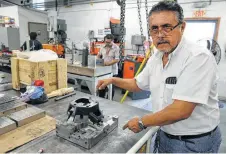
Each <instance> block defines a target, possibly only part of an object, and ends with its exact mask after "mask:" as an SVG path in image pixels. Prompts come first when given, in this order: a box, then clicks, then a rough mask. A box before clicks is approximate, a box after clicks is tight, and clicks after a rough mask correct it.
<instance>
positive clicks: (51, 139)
mask: <svg viewBox="0 0 226 154" xmlns="http://www.w3.org/2000/svg"><path fill="white" fill-rule="evenodd" d="M3 93H7V94H11V95H18V94H19V93H18V92H16V91H13V90H11V91H5V92H3ZM85 96H87V97H90V96H91V95H88V94H85V93H81V92H77V94H76V95H75V96H73V97H69V98H67V99H64V100H61V101H58V102H55V101H54V100H53V99H51V100H49V101H48V102H46V103H45V104H40V105H37V107H39V108H41V109H44V110H45V111H46V112H47V114H49V115H50V116H52V117H54V118H56V119H57V120H62V119H64V118H65V116H66V110H67V107H68V104H69V103H70V102H71V101H72V100H74V99H77V98H79V97H85ZM96 100H97V101H99V105H100V109H101V110H103V113H104V115H118V116H119V126H118V128H117V129H115V130H114V131H113V132H111V133H110V134H109V135H108V136H107V137H105V138H103V139H102V140H101V141H100V142H99V143H97V145H95V146H94V147H93V148H91V149H90V150H87V149H84V148H82V147H79V146H77V145H75V144H73V143H71V142H69V141H66V140H64V139H61V138H59V137H57V136H56V133H55V130H54V131H52V132H50V133H47V134H46V135H44V136H42V137H40V138H37V139H35V140H33V141H31V142H29V143H27V144H25V145H23V146H21V147H19V148H17V149H15V150H13V152H20V153H34V152H38V150H39V149H41V148H43V149H44V150H45V152H47V153H92V152H95V153H125V152H127V151H128V150H129V149H130V148H131V147H132V146H134V145H135V144H136V143H137V142H138V141H139V140H140V139H141V138H142V137H143V136H144V135H145V133H146V132H147V131H148V130H145V131H142V132H140V133H138V134H134V133H133V132H131V131H129V130H122V126H123V125H124V124H125V123H126V122H127V121H128V120H129V119H131V118H132V117H134V116H142V115H144V114H147V113H148V111H146V110H142V109H139V108H135V107H132V106H128V105H124V104H120V103H117V102H113V101H110V100H107V99H102V98H99V97H97V98H96Z"/></svg>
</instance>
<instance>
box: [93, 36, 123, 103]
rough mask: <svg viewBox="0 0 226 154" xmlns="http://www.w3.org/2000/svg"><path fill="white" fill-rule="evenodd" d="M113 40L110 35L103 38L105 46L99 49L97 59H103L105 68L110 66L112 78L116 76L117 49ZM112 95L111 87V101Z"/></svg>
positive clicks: (113, 91) (113, 89)
mask: <svg viewBox="0 0 226 154" xmlns="http://www.w3.org/2000/svg"><path fill="white" fill-rule="evenodd" d="M113 40H114V36H113V35H112V34H107V35H106V36H105V37H104V41H105V45H104V47H103V48H101V49H100V51H99V53H98V55H97V57H98V58H101V59H104V65H105V66H112V73H113V76H114V77H116V76H117V75H118V62H119V47H118V46H117V45H116V44H114V42H113ZM105 92H106V91H105ZM105 92H104V93H105ZM114 93H115V88H114V86H112V99H113V97H114ZM104 95H105V94H104Z"/></svg>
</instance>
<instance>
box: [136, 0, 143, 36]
mask: <svg viewBox="0 0 226 154" xmlns="http://www.w3.org/2000/svg"><path fill="white" fill-rule="evenodd" d="M140 8H141V0H137V11H138V18H139V25H140V34H141V36H144V34H143V28H142V20H141V14H140Z"/></svg>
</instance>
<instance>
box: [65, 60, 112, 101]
mask: <svg viewBox="0 0 226 154" xmlns="http://www.w3.org/2000/svg"><path fill="white" fill-rule="evenodd" d="M67 72H68V74H67V75H68V78H69V79H73V80H76V81H77V84H78V85H79V88H80V91H81V81H85V82H86V84H87V86H88V88H89V90H90V92H91V94H92V95H94V96H96V95H97V91H96V86H97V83H98V81H99V80H103V79H108V78H111V77H112V76H113V74H112V67H111V66H97V67H82V66H79V65H70V64H68V71H67ZM108 89H109V90H108V99H109V100H112V85H109V86H108Z"/></svg>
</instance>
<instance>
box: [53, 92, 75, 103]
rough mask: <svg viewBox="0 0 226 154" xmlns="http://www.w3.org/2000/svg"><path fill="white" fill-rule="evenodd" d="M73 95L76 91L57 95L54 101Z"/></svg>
mask: <svg viewBox="0 0 226 154" xmlns="http://www.w3.org/2000/svg"><path fill="white" fill-rule="evenodd" d="M73 95H76V92H72V93H70V94H66V95H64V96H58V97H57V98H55V101H59V100H62V99H65V98H67V97H70V96H73Z"/></svg>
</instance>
